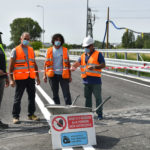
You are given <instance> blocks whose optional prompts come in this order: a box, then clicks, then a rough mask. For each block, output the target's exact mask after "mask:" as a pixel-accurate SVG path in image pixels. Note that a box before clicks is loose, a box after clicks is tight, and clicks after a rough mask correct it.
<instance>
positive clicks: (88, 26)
mask: <svg viewBox="0 0 150 150" xmlns="http://www.w3.org/2000/svg"><path fill="white" fill-rule="evenodd" d="M94 23H95V15H94V16H93V15H92V11H91V8H89V0H87V24H86V36H88V35H90V36H91V37H93V25H94Z"/></svg>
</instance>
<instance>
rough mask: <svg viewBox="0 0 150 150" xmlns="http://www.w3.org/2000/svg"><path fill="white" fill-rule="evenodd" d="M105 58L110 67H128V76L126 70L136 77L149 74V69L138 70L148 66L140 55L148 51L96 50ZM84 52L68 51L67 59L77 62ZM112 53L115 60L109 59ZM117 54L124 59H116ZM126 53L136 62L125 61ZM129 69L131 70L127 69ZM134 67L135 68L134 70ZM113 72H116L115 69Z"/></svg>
mask: <svg viewBox="0 0 150 150" xmlns="http://www.w3.org/2000/svg"><path fill="white" fill-rule="evenodd" d="M98 51H101V52H102V53H103V55H104V56H105V61H106V65H107V66H110V67H128V68H127V69H125V73H126V74H128V70H134V71H136V72H137V75H138V76H140V72H145V73H150V69H149V68H144V69H142V68H140V67H143V66H150V62H149V61H144V60H143V58H142V57H141V54H150V49H102V50H101V49H100V50H99V49H98ZM40 52H41V54H42V55H45V53H46V50H45V49H42V50H40ZM83 52H84V50H83V49H70V50H69V53H70V55H69V57H70V60H72V61H77V60H78V58H79V57H80V55H81V54H82V53H83ZM110 53H114V57H115V58H109V54H110ZM118 53H124V56H125V59H118V56H117V55H118ZM128 53H134V54H136V56H137V60H127V56H128ZM129 67H131V68H129ZM132 67H133V68H132ZM134 67H136V68H134ZM115 71H117V70H116V69H115Z"/></svg>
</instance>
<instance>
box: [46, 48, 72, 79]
mask: <svg viewBox="0 0 150 150" xmlns="http://www.w3.org/2000/svg"><path fill="white" fill-rule="evenodd" d="M45 67H46V75H47V76H48V77H54V69H53V47H50V48H48V49H47V56H46V62H45ZM69 69H70V63H69V57H68V53H67V48H65V47H63V72H62V78H63V79H69V78H70V71H69Z"/></svg>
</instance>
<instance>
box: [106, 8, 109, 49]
mask: <svg viewBox="0 0 150 150" xmlns="http://www.w3.org/2000/svg"><path fill="white" fill-rule="evenodd" d="M106 36H107V41H106V48H107V49H108V45H109V7H108V9H107V34H106Z"/></svg>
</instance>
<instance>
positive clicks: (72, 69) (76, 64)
mask: <svg viewBox="0 0 150 150" xmlns="http://www.w3.org/2000/svg"><path fill="white" fill-rule="evenodd" d="M80 64H81V57H80V58H79V59H78V61H76V62H75V63H73V65H72V66H71V68H70V70H71V71H75V70H76V69H77V68H78V67H79V66H80Z"/></svg>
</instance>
